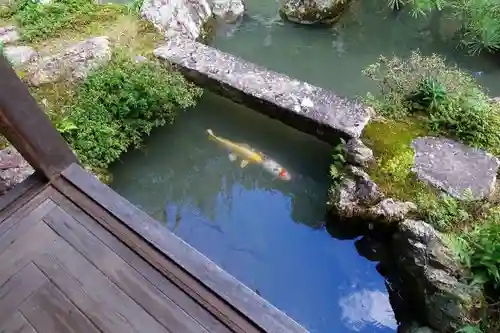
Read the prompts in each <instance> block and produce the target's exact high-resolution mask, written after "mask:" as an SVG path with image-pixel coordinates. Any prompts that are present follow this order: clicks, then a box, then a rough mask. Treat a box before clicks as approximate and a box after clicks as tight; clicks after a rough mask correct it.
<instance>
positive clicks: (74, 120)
mask: <svg viewBox="0 0 500 333" xmlns="http://www.w3.org/2000/svg"><path fill="white" fill-rule="evenodd" d="M200 95H201V90H200V89H199V88H196V87H195V86H193V85H192V84H190V83H188V82H186V81H185V79H184V78H183V77H182V76H181V75H180V74H179V73H177V72H174V71H171V70H169V69H167V68H165V67H164V66H163V65H161V64H159V63H158V62H154V61H144V62H140V63H138V62H135V61H132V60H131V59H130V58H129V57H126V56H124V55H120V54H115V55H114V57H113V60H112V61H111V63H110V64H108V66H106V67H105V68H102V69H99V70H96V71H94V72H93V73H92V74H91V75H89V76H88V78H87V79H86V80H85V81H84V82H83V83H82V84H81V85H80V86H79V87H78V88H77V89H76V93H75V100H74V101H73V103H72V104H71V105H69V106H68V107H66V108H65V109H64V110H65V112H64V113H61V114H60V115H59V117H60V125H59V126H58V128H59V129H60V130H61V131H62V132H63V135H64V136H65V138H66V139H67V140H68V141H69V142H70V143H71V145H72V147H73V149H74V150H75V151H76V153H77V154H78V156H79V158H80V160H81V161H82V162H83V163H84V164H86V165H89V166H90V167H92V168H98V169H100V168H102V169H104V168H106V167H107V166H108V165H109V164H110V163H111V162H113V161H115V160H116V159H117V158H118V157H119V156H120V155H121V154H122V153H123V152H125V151H126V150H127V149H128V148H129V147H138V146H139V145H140V144H141V142H142V139H143V137H144V136H145V135H149V134H150V132H151V130H152V129H153V128H155V127H157V126H162V125H164V124H166V123H172V122H173V119H174V115H175V113H176V111H177V110H179V109H185V108H189V107H191V106H193V105H194V104H195V102H196V99H197V98H198V97H199V96H200Z"/></svg>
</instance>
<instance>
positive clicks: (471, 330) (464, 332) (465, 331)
mask: <svg viewBox="0 0 500 333" xmlns="http://www.w3.org/2000/svg"><path fill="white" fill-rule="evenodd" d="M457 333H484V331H483V330H482V329H481V328H480V327H478V326H476V325H467V326H464V327H462V328H460V329H459V330H458V331H457Z"/></svg>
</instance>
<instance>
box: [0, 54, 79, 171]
mask: <svg viewBox="0 0 500 333" xmlns="http://www.w3.org/2000/svg"><path fill="white" fill-rule="evenodd" d="M0 130H1V133H2V134H3V135H4V136H5V138H7V140H9V142H10V143H11V144H12V145H13V146H14V147H16V149H17V150H18V151H19V152H20V153H21V154H22V155H23V157H24V158H25V159H26V160H27V161H28V162H29V163H30V164H31V166H32V167H33V168H34V169H35V170H38V171H40V172H41V173H42V174H43V175H44V176H46V177H47V178H48V179H52V178H53V177H54V176H56V175H59V174H60V173H61V172H62V171H63V170H64V169H65V168H67V167H68V166H69V165H71V164H72V163H78V160H77V158H76V156H75V155H74V154H73V151H72V150H71V148H70V147H69V146H68V144H67V143H66V141H64V139H63V138H62V136H61V135H60V134H59V132H58V131H57V130H56V129H55V127H54V126H53V125H52V122H51V121H50V119H49V118H48V117H47V115H46V114H45V112H44V111H43V110H42V109H41V108H40V107H39V106H38V104H37V102H36V100H35V99H34V98H33V96H31V94H30V92H29V90H28V87H27V86H26V85H25V84H24V83H23V82H22V81H21V80H20V79H19V77H18V76H17V74H16V72H15V71H14V70H13V69H12V67H11V66H10V64H9V62H8V61H7V59H5V57H3V56H1V55H0Z"/></svg>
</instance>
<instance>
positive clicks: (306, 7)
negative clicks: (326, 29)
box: [279, 0, 350, 24]
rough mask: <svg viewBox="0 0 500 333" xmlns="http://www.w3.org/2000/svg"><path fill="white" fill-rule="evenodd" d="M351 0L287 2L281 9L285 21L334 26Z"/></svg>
mask: <svg viewBox="0 0 500 333" xmlns="http://www.w3.org/2000/svg"><path fill="white" fill-rule="evenodd" d="M349 2H350V1H349V0H286V1H285V2H284V4H283V6H282V7H281V8H280V11H279V12H280V15H281V17H282V18H283V19H286V20H289V21H291V22H295V23H300V24H334V23H335V22H337V21H338V20H339V19H340V17H341V15H342V13H343V12H344V11H345V10H346V9H347V7H348V5H349Z"/></svg>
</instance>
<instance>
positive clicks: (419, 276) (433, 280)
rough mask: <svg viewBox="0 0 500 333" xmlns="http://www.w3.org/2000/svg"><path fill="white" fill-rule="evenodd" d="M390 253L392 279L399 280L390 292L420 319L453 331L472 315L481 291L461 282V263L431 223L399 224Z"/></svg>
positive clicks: (443, 330) (406, 222) (444, 329)
mask: <svg viewBox="0 0 500 333" xmlns="http://www.w3.org/2000/svg"><path fill="white" fill-rule="evenodd" d="M390 252H391V253H393V256H394V258H393V259H392V261H393V262H395V263H396V266H397V267H396V270H395V272H396V273H395V274H394V275H395V277H394V278H395V279H397V280H399V281H400V282H399V283H396V284H393V286H394V285H397V286H398V288H394V289H392V288H391V289H390V290H389V292H393V293H397V294H398V295H399V296H400V297H402V298H403V299H404V300H405V303H406V304H407V307H408V309H406V310H409V311H412V314H413V315H415V316H416V317H418V321H419V322H421V323H422V324H425V325H427V326H428V327H429V328H432V329H434V330H436V331H438V332H456V331H457V330H458V329H459V328H460V327H462V326H463V325H464V324H465V323H466V321H467V320H468V319H470V318H471V312H472V311H473V310H474V306H475V305H476V304H477V303H478V302H479V301H480V299H481V297H482V295H481V291H480V289H479V288H476V287H472V286H470V285H468V284H466V283H465V282H463V281H462V279H461V278H460V277H461V270H460V266H459V265H458V263H457V262H456V260H455V259H454V257H453V256H452V254H451V252H450V250H449V249H448V248H447V247H446V245H445V243H444V242H443V239H442V236H441V235H440V234H439V232H437V231H436V230H435V229H434V228H433V227H432V226H430V225H429V224H427V223H425V222H423V221H415V220H405V221H403V222H401V223H399V224H398V229H397V231H396V232H395V233H394V235H393V242H392V244H391V251H390ZM390 280H391V278H389V281H390ZM420 329H422V328H420ZM410 332H413V331H410ZM417 332H420V331H417ZM424 332H425V330H424Z"/></svg>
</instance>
